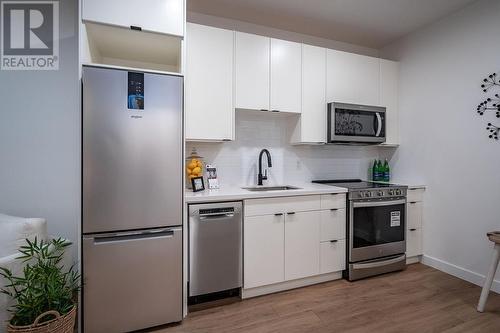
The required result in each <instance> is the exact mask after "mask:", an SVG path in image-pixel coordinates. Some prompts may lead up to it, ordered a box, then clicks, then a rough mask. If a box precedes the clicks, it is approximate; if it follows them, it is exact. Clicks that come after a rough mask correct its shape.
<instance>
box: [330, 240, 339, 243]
mask: <svg viewBox="0 0 500 333" xmlns="http://www.w3.org/2000/svg"><path fill="white" fill-rule="evenodd" d="M337 242H338V240H337V239H332V240H331V241H330V243H337Z"/></svg>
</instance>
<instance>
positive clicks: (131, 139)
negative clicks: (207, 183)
mask: <svg viewBox="0 0 500 333" xmlns="http://www.w3.org/2000/svg"><path fill="white" fill-rule="evenodd" d="M82 82H83V90H82V99H83V101H82V109H83V115H82V125H83V129H82V135H83V139H82V140H83V147H82V154H83V156H82V158H83V165H82V167H83V170H82V177H83V179H82V181H83V185H82V186H83V193H82V195H83V198H82V200H83V202H82V204H83V207H82V208H83V209H82V231H83V240H82V257H83V267H82V269H83V281H84V287H83V329H84V331H86V332H93V333H94V332H127V331H132V330H138V329H144V328H148V327H152V326H156V325H161V324H165V323H169V322H175V321H180V320H182V205H183V196H182V193H183V192H182V191H183V183H182V179H183V178H182V177H183V172H182V171H183V170H182V162H183V153H182V146H183V141H182V140H183V139H182V128H183V126H182V125H183V120H182V119H183V111H182V99H183V97H182V89H183V79H182V78H181V77H177V76H170V75H159V74H149V73H136V72H127V71H124V70H115V69H106V68H98V67H90V66H84V67H83V78H82Z"/></svg>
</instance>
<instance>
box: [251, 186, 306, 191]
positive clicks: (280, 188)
mask: <svg viewBox="0 0 500 333" xmlns="http://www.w3.org/2000/svg"><path fill="white" fill-rule="evenodd" d="M242 189H244V190H247V191H252V192H264V191H288V190H300V189H301V188H300V187H295V186H290V185H283V186H252V187H242Z"/></svg>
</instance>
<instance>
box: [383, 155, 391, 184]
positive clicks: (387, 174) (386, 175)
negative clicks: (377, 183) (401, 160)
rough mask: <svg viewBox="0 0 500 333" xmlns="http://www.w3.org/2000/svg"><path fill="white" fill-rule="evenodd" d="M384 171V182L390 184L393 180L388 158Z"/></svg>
mask: <svg viewBox="0 0 500 333" xmlns="http://www.w3.org/2000/svg"><path fill="white" fill-rule="evenodd" d="M383 169H384V173H383V174H384V177H383V178H384V182H389V181H390V180H391V169H390V167H389V162H388V161H387V158H386V159H385V162H384V166H383Z"/></svg>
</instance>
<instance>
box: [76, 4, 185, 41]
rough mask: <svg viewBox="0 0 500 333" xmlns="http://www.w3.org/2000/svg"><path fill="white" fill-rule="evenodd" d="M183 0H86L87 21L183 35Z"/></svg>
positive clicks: (83, 11) (83, 6) (85, 17)
mask: <svg viewBox="0 0 500 333" xmlns="http://www.w3.org/2000/svg"><path fill="white" fill-rule="evenodd" d="M184 16H185V15H184V0H148V1H147V3H145V2H144V1H138V0H105V1H103V0H83V2H82V19H83V20H84V21H89V22H96V23H103V24H108V25H116V26H121V27H127V28H130V27H132V26H133V27H138V28H141V29H142V30H144V31H150V32H158V33H163V34H168V35H175V36H183V35H184Z"/></svg>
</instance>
